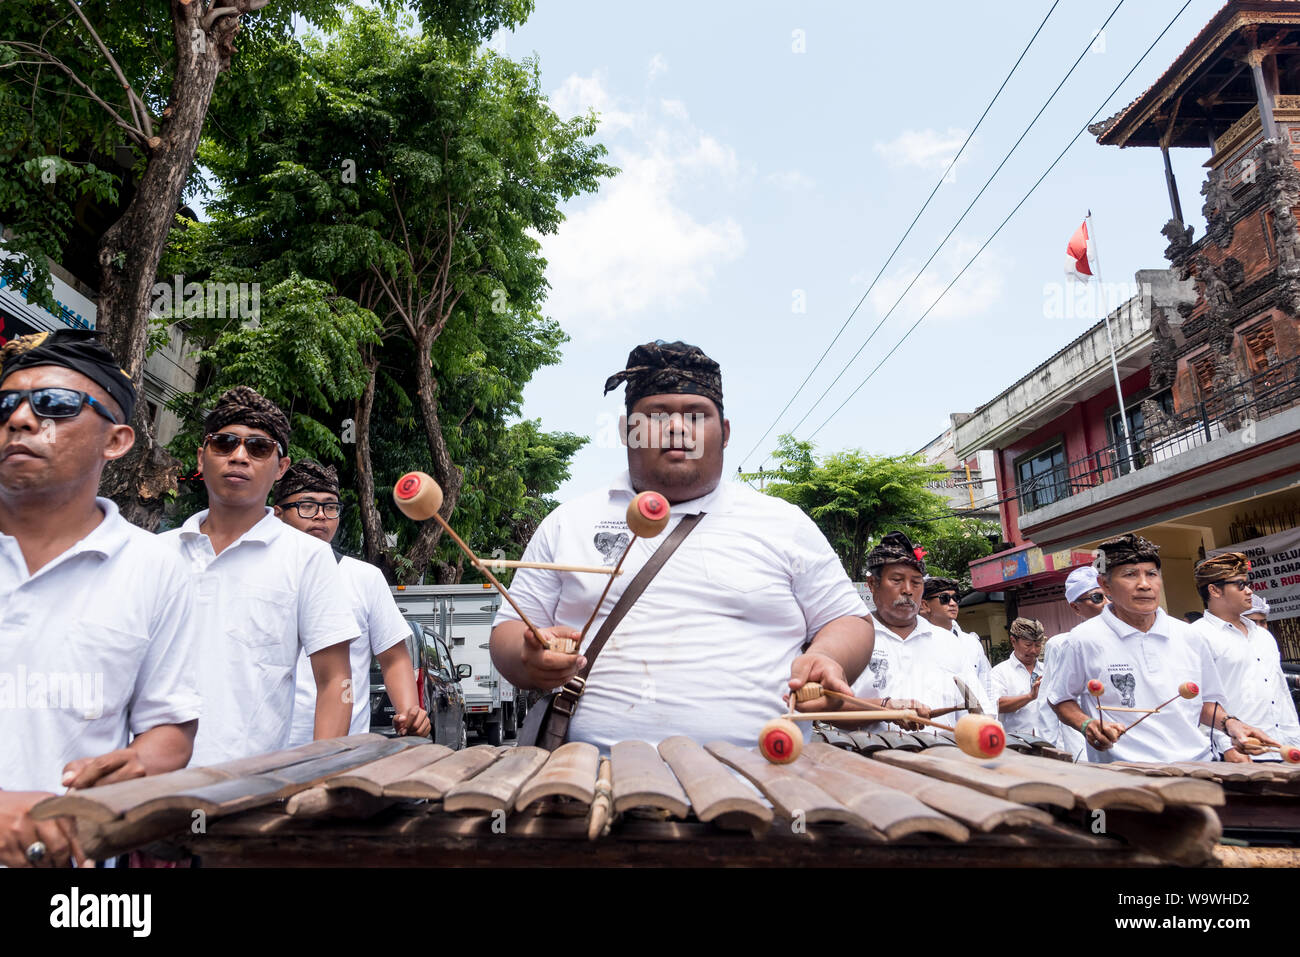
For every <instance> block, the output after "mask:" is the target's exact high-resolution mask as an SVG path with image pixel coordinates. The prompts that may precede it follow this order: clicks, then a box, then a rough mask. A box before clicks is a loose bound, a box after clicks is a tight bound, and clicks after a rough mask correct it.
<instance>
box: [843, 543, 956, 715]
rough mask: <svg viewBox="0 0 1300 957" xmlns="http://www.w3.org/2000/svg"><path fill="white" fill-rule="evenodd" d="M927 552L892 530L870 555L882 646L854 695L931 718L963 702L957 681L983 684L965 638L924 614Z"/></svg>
mask: <svg viewBox="0 0 1300 957" xmlns="http://www.w3.org/2000/svg"><path fill="white" fill-rule="evenodd" d="M922 554H923V553H922V551H921V550H920V549H918V548H916V547H915V546H913V545H912V543H911V541H909V540H908V538H907V536H906V535H904V534H903V533H902V532H890V533H889V534H888V535H886V536H885V537H884V538H883V539H882V540H881V542H880V544H879V545H877V546H876V547H875V548H873V549H872V550H871V551H870V552H868V553H867V560H866V566H867V588H868V589H869V590H870V592H871V599H872V603H873V604H874V605H875V611H873V612H872V613H871V619H872V623H873V624H874V626H875V633H876V642H875V648H874V650H873V652H872V655H871V662H870V664H869V665H868V666H867V670H866V671H864V672H863V673H862V676H861V677H860V678H859V679H858V681H857V683H856V684H855V685H854V686H853V693H854V695H856V696H857V697H859V698H863V699H865V700H867V701H870V702H872V703H878V704H880V705H881V706H882V707H886V708H911V709H913V710H914V711H916V713H917V714H918V715H920V716H921V717H923V718H925V717H929V715H930V711H931V710H934V709H938V708H942V707H946V706H951V705H959V704H962V703H963V701H964V700H965V699H964V696H963V695H962V693H961V692H960V691H959V690H958V688H957V684H956V682H954V681H953V678H954V677H956V678H960V679H961V680H962V681H964V682H965V683H966V685H967V686H969V687H970V689H971V690H972V691H976V689H979V688H981V684H980V680H979V675H978V673H977V672H976V669H975V665H974V662H973V661H972V659H971V657H970V655H968V654H967V653H966V649H965V648H964V647H963V644H962V641H961V639H959V638H958V637H957V636H956V635H954V634H953V633H952V632H951V631H949V630H948V629H947V628H942V627H938V626H936V625H934V624H931V623H930V622H929V621H927V620H926V619H925V618H924V617H922V616H921V615H919V614H918V612H919V611H920V609H921V598H922V595H923V594H924V589H925V560H924V558H923V557H922ZM977 693H978V692H977ZM963 714H965V712H964V711H959V712H957V713H955V714H954V715H953V717H952V720H953V721H956V720H957V718H959V717H961V716H962V715H963ZM869 727H874V726H869ZM882 727H883V726H882Z"/></svg>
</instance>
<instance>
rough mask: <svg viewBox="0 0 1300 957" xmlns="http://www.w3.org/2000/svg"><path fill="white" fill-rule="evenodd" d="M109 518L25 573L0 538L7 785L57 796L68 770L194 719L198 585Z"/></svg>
mask: <svg viewBox="0 0 1300 957" xmlns="http://www.w3.org/2000/svg"><path fill="white" fill-rule="evenodd" d="M95 501H96V503H97V504H98V506H99V508H100V511H102V512H103V513H104V518H103V521H101V522H100V523H99V525H97V526H96V527H95V529H94V531H92V532H91V533H90V534H89V535H87V536H86V537H85V538H83V539H82V540H81V541H79V542H77V543H76V544H75V545H73V546H72V547H71V548H69V549H68V550H67V551H65V552H64V553H63V554H62V555H60V556H59V557H57V558H55V559H54V560H53V561H51V562H49V563H48V564H46V565H45V566H44V567H42V568H40V569H38V570H37V572H36V574H34V575H29V574H28V572H27V561H26V559H24V558H23V554H22V549H21V548H20V547H19V545H18V540H17V539H16V538H13V537H11V536H8V535H3V534H0V788H4V789H5V790H10V791H54V792H61V791H62V790H63V785H62V783H61V778H62V776H63V767H64V765H65V764H67V763H68V762H69V761H73V760H75V759H77V758H87V757H95V756H98V755H101V754H106V753H108V752H109V751H114V750H116V749H118V748H122V747H126V745H127V744H129V743H130V740H131V738H132V737H133V736H135V735H139V734H143V733H144V732H146V731H148V730H150V729H151V728H155V727H158V726H159V725H165V724H182V723H184V722H187V721H193V720H194V719H195V718H197V717H199V693H198V688H197V686H196V671H197V666H198V663H197V660H196V652H197V646H196V642H195V640H194V631H193V617H194V616H193V583H192V581H191V579H190V576H189V575H188V574H187V572H186V570H185V567H184V565H183V564H182V563H181V562H180V561H178V560H177V558H176V556H175V555H174V554H173V553H171V552H170V551H169V550H168V549H166V548H164V547H162V546H161V545H160V544H159V543H158V541H157V539H156V538H155V537H154V536H153V535H150V534H149V533H148V532H145V531H143V530H142V529H139V528H137V527H136V526H134V525H132V524H131V523H130V522H128V521H127V520H126V519H124V518H122V516H121V515H120V514H119V513H118V510H117V506H116V505H115V504H114V503H113V502H112V501H110V500H109V499H106V498H97V499H96V500H95Z"/></svg>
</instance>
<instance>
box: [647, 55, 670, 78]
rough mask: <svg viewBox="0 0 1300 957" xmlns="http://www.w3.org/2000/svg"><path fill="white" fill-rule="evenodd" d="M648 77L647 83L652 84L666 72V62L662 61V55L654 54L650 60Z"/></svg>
mask: <svg viewBox="0 0 1300 957" xmlns="http://www.w3.org/2000/svg"><path fill="white" fill-rule="evenodd" d="M649 70H650V75H649V78H648V80H647V82H650V83H653V82H654V81H655V78H656V77H657V76H659V75H660V74H661V73H667V72H668V61H667V60H665V59H664V57H663V54H662V53H656V54H655V55H654V56H652V57H651V58H650V68H649Z"/></svg>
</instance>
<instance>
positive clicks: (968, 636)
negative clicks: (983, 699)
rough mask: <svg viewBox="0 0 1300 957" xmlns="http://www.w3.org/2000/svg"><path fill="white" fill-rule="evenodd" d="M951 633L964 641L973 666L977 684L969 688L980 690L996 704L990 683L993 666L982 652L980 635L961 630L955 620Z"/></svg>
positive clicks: (982, 645)
mask: <svg viewBox="0 0 1300 957" xmlns="http://www.w3.org/2000/svg"><path fill="white" fill-rule="evenodd" d="M952 633H953V634H954V635H956V636H957V637H958V638H960V639H962V641H964V642H965V643H966V646H967V654H969V655H970V658H971V663H972V664H973V665H974V666H975V674H976V676H977V677H978V678H979V686H978V688H972V689H971V690H972V691H978V692H982V693H983V694H984V695H985V696H987V697H988V699H989V701H990V702H991V703H992V704H997V698H995V697H994V696H993V686H992V684H991V681H992V675H993V666H992V665H990V664H989V657H988V655H986V654H984V642H982V641H980V636H979V635H977V634H975V633H974V632H973V631H963V630H962V629H961V627H960V626H959V625H958V624H957V623H956V622H955V621H954V622H953V623H952Z"/></svg>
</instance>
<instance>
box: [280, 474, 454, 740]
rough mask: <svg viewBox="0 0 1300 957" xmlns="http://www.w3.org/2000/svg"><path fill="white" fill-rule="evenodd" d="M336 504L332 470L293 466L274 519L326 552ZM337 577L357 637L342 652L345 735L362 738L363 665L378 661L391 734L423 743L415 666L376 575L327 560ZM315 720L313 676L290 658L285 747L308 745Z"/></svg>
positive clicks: (405, 632) (403, 628) (304, 661)
mask: <svg viewBox="0 0 1300 957" xmlns="http://www.w3.org/2000/svg"><path fill="white" fill-rule="evenodd" d="M342 513H343V503H342V501H340V499H339V478H338V475H337V473H335V471H334V467H333V466H324V465H321V464H320V463H319V462H313V461H312V460H311V459H305V460H302V461H298V462H294V463H293V464H292V465H290V466H289V469H288V471H286V472H285V473H284V478H282V479H280V481H279V483H278V484H277V485H276V487H275V514H276V515H277V516H279V518H280V520H281V521H283V522H284V523H285V524H286V525H291V526H292V527H294V528H296V529H298V531H300V532H305V533H306V534H308V535H310V536H312V537H313V538H317V539H319V540H320V541H322V542H324V543H325V544H326V545H328V544H330V543H331V542H333V541H334V536H335V535H337V534H338V531H339V518H340V516H341V515H342ZM335 557H336V558H337V560H338V563H339V573H340V574H341V575H342V576H343V580H344V581H345V582H346V583H347V587H348V599H349V601H350V603H351V605H352V613H353V615H355V616H356V619H357V627H358V628H360V629H361V634H360V635H358V636H357V638H355V639H354V640H353V642H352V645H351V647H350V648H349V649H348V652H349V657H350V658H351V661H352V685H351V689H352V723H351V726H350V728H349V732H350V733H351V734H363V733H364V732H366V731H369V730H370V659H371V658H372V657H373V658H375V659H377V660H378V661H379V666H380V668H381V670H382V672H383V676H384V687H385V689H386V690H387V691H388V698H389V700H390V701H392V703H393V729H394V730H395V731H396V732H397V733H398V734H399V735H402V734H408V733H409V734H414V735H415V736H416V737H421V738H427V737H428V736H429V729H430V723H429V715H428V713H427V712H426V711H425V710H424V709H423V708H421V707H420V700H419V692H418V690H417V689H416V687H415V666H414V665H413V664H412V663H411V655H410V653H409V652H408V651H407V650H406V638H407V637H408V636H409V635H410V634H411V628H410V626H409V625H408V624H407V623H406V619H405V618H403V617H402V612H401V610H400V609H399V608H398V607H397V602H396V601H394V600H393V593H392V592H391V591H389V589H388V582H386V581H385V580H384V574H383V572H381V571H380V570H379V569H378V568H376V567H375V566H374V565H371V564H369V563H368V562H359V561H357V560H356V559H355V558H351V557H349V556H347V555H337V554H336V555H335ZM315 716H316V676H315V675H314V674H313V673H312V669H311V659H309V658H308V657H307V655H306V653H301V654H299V655H298V674H297V679H296V688H295V691H294V702H293V731H292V733H291V734H290V736H289V743H290V744H306V743H307V742H308V741H310V740H311V739H312V730H313V727H314V725H315Z"/></svg>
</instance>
